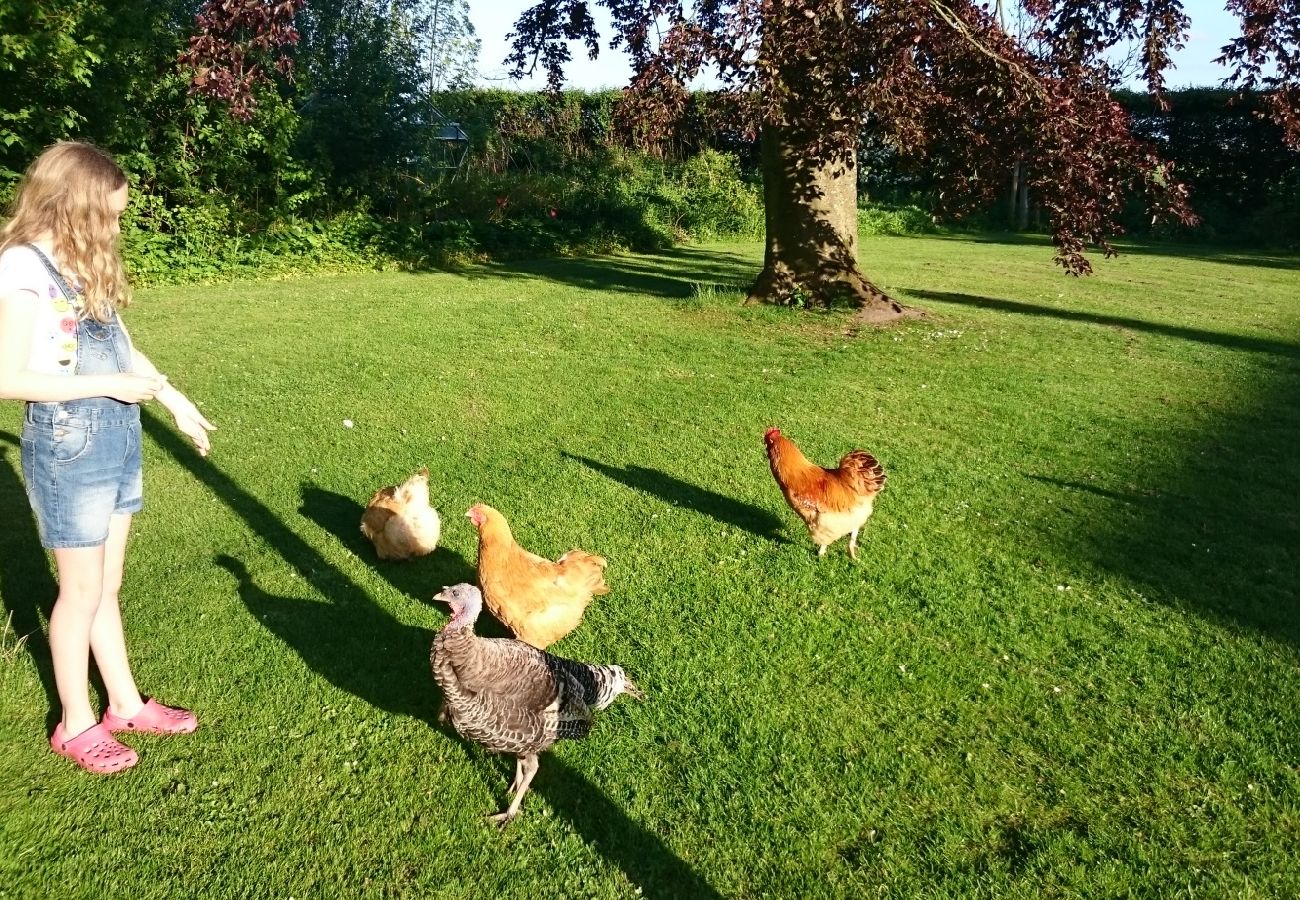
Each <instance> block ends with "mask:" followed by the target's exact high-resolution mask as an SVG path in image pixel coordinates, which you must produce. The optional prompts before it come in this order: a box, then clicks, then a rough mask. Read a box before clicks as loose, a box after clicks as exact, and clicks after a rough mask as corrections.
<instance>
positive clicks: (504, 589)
mask: <svg viewBox="0 0 1300 900" xmlns="http://www.w3.org/2000/svg"><path fill="white" fill-rule="evenodd" d="M465 515H466V516H468V517H469V520H470V521H471V522H473V523H474V526H475V527H476V528H477V529H478V580H479V584H481V585H483V595H484V598H485V599H486V600H487V607H488V609H490V610H491V611H492V615H494V616H496V617H497V619H498V620H500V622H501V624H503V625H505V626H506V627H507V628H509V629H510V630H511V631H512V632H513V633H514V635H515V637H517V638H519V640H521V641H523V642H525V643H527V644H532V645H533V646H534V647H536V648H537V649H539V650H544V649H546V648H547V647H548V646H550V645H551V644H553V643H555V642H556V641H558V640H559V639H560V638H562V637H564V636H565V635H566V634H568V633H569V632H570V631H572V630H573V629H575V628H577V627H578V625H579V624H580V623H581V622H582V614H583V612H584V611H585V610H586V609H587V604H588V603H590V602H591V600H592V597H593V596H595V595H597V594H608V593H609V588H608V587H607V586H606V585H605V571H604V570H605V566H606V562H605V560H604V558H603V557H600V556H595V555H593V554H591V553H587V552H585V551H583V550H570V551H569V552H568V553H566V554H564V555H563V556H561V557H560V558H559V559H557V560H556V561H555V562H551V561H550V560H549V559H543V558H542V557H540V556H537V555H536V554H533V553H529V552H528V551H527V550H525V549H524V548H523V547H520V546H519V545H518V544H516V543H515V539H514V536H513V535H511V533H510V525H509V524H508V523H507V522H506V518H505V516H503V515H501V513H499V512H497V511H496V510H495V509H493V508H492V507H490V506H487V505H485V504H482V503H476V504H475V505H474V506H471V507H470V508H469V511H468V512H467V513H465Z"/></svg>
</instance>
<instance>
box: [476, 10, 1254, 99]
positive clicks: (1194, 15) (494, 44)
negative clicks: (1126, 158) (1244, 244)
mask: <svg viewBox="0 0 1300 900" xmlns="http://www.w3.org/2000/svg"><path fill="white" fill-rule="evenodd" d="M533 4H534V0H469V14H470V15H469V17H470V21H472V22H473V23H474V28H475V30H476V31H477V32H478V36H479V38H480V39H481V40H482V41H483V50H482V52H481V53H480V54H479V72H480V73H481V82H482V83H483V84H485V85H491V86H495V87H502V88H510V89H515V90H525V91H527V90H536V89H539V88H543V87H545V86H546V77H545V75H544V73H542V72H540V71H539V72H538V73H537V74H536V75H535V76H534V77H532V78H525V79H523V80H520V81H512V80H511V79H510V78H509V77H508V73H507V69H506V66H505V63H504V60H505V58H506V56H507V54H509V52H510V45H509V43H508V42H507V41H506V35H507V34H509V33H510V31H511V30H513V28H514V23H515V21H516V20H517V19H518V18H519V15H520V14H521V13H522V12H523V11H524V10H525V9H528V8H529V7H530V6H532V5H533ZM592 6H593V10H592V14H593V17H594V18H595V20H596V27H597V30H598V32H599V33H600V35H601V51H600V56H599V57H598V58H597V59H595V60H589V59H587V54H586V50H585V48H583V47H582V46H581V45H579V44H574V45H573V46H572V52H573V57H574V58H573V61H572V62H570V63H569V65H568V66H566V67H565V83H566V86H567V87H572V88H580V89H582V90H599V89H601V88H620V87H624V86H625V85H626V84H627V83H628V80H629V79H630V77H631V71H632V70H631V68H630V67H629V65H628V62H627V57H626V56H624V55H623V53H622V52H618V51H614V50H610V49H609V18H608V16H607V15H606V13H605V10H604V8H603V7H600V6H598V5H597V4H595V3H593V4H592ZM1183 8H1184V10H1185V11H1186V13H1187V15H1188V17H1189V18H1191V20H1192V28H1191V34H1190V35H1189V36H1188V40H1187V46H1186V47H1185V48H1184V49H1183V50H1181V51H1179V52H1178V53H1176V54H1174V57H1173V59H1174V66H1175V67H1174V68H1173V69H1171V70H1170V71H1169V72H1168V73H1167V75H1166V77H1167V80H1168V85H1169V87H1171V88H1181V87H1203V86H1207V85H1217V84H1218V83H1219V82H1220V81H1221V80H1222V79H1223V77H1224V76H1225V75H1226V74H1227V70H1226V69H1224V68H1223V67H1222V66H1216V65H1214V63H1213V62H1212V60H1213V59H1214V57H1216V56H1218V55H1219V52H1220V48H1221V47H1222V46H1223V45H1224V44H1225V43H1227V42H1228V41H1229V40H1231V39H1232V38H1233V37H1235V36H1236V35H1237V34H1239V33H1240V29H1239V28H1238V27H1237V20H1236V18H1235V17H1234V16H1233V15H1232V14H1231V13H1229V12H1227V11H1226V10H1225V9H1224V4H1223V2H1222V0H1219V2H1217V3H1216V2H1214V0H1183Z"/></svg>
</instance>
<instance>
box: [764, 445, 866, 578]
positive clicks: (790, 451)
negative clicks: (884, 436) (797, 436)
mask: <svg viewBox="0 0 1300 900" xmlns="http://www.w3.org/2000/svg"><path fill="white" fill-rule="evenodd" d="M763 439H764V441H766V443H767V461H768V463H769V464H770V465H771V467H772V475H773V477H775V478H776V483H777V484H779V485H780V486H781V493H782V494H784V495H785V502H786V503H789V504H790V508H791V509H793V510H794V511H795V512H796V513H798V515H799V518H801V519H803V521H804V524H805V525H807V526H808V533H809V534H811V535H812V539H813V541H814V542H815V543H816V544H817V555H818V556H825V555H826V548H827V547H828V546H829V545H831V544H833V543H834V542H835V541H838V540H839V539H840V538H842V537H844V535H846V534H847V535H848V536H849V556H851V557H852V558H853V559H857V558H858V531H859V530H860V529H861V528H862V526H863V525H865V524H866V522H867V519H869V518H871V511H872V507H873V506H874V505H875V501H876V495H877V494H879V493H880V491H881V489H882V488H884V486H885V470H884V469H883V468H882V467H881V465H880V463H879V462H878V461H877V460H876V458H875V457H874V456H872V455H871V454H870V453H867V452H866V451H865V450H852V451H850V452H849V453H847V454H845V456H844V458H843V459H841V460H840V464H839V468H835V469H826V468H823V467H822V466H819V465H817V464H816V463H812V462H809V461H808V459H807V457H805V456H804V455H803V452H802V451H800V449H799V448H798V447H796V446H795V444H794V441H792V440H790V439H789V438H788V437H786V436H785V435H783V434H782V433H781V429H779V428H769V429H768V430H767V431H766V432H765V433H764V435H763Z"/></svg>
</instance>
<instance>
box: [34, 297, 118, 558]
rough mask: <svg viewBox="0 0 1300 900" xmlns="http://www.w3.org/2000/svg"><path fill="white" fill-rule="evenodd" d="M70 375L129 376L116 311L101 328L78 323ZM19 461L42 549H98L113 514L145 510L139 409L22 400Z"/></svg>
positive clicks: (105, 402)
mask: <svg viewBox="0 0 1300 900" xmlns="http://www.w3.org/2000/svg"><path fill="white" fill-rule="evenodd" d="M76 371H77V374H78V375H112V374H116V373H118V372H130V371H131V345H130V343H129V341H128V340H127V337H126V332H125V331H124V330H123V328H122V325H121V322H120V321H119V320H118V317H117V314H116V313H114V314H113V318H112V320H111V321H110V322H108V323H103V322H99V321H96V320H95V319H90V318H87V319H82V320H80V321H79V322H78V323H77V370H76ZM22 462H23V480H24V481H25V482H26V484H27V498H28V500H30V501H31V504H32V510H33V511H34V512H35V513H36V525H37V528H38V530H39V531H40V536H41V544H42V546H44V547H46V548H49V549H52V550H53V549H63V548H69V547H95V546H98V545H100V544H102V543H104V542H105V541H106V540H107V539H108V524H109V519H110V518H111V517H112V516H113V515H115V514H130V513H135V512H139V511H140V509H141V508H142V507H143V506H144V500H143V487H144V484H143V478H142V474H141V467H140V407H139V405H138V404H135V403H122V402H120V401H117V400H114V399H113V398H111V397H90V398H87V399H84V400H69V401H65V402H62V403H28V404H27V414H26V416H25V417H24V420H23V435H22Z"/></svg>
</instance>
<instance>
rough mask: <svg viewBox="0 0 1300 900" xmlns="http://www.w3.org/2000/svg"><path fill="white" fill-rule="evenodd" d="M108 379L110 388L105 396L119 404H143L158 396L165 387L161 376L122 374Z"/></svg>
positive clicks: (165, 383) (163, 377)
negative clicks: (110, 383) (110, 380)
mask: <svg viewBox="0 0 1300 900" xmlns="http://www.w3.org/2000/svg"><path fill="white" fill-rule="evenodd" d="M108 377H109V378H111V379H112V386H111V387H110V388H109V389H108V391H106V392H105V396H106V397H112V398H113V399H114V400H117V401H119V402H121V403H144V402H145V401H146V400H152V399H153V398H154V397H156V396H158V394H159V392H160V391H162V389H163V388H165V387H166V386H167V379H166V377H165V376H162V375H133V374H131V373H130V372H123V373H121V374H118V375H110V376H108Z"/></svg>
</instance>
